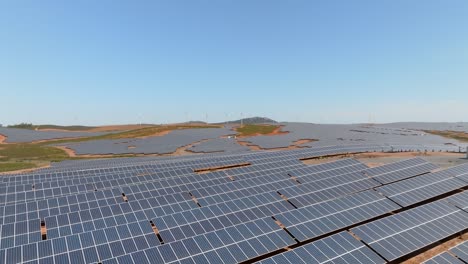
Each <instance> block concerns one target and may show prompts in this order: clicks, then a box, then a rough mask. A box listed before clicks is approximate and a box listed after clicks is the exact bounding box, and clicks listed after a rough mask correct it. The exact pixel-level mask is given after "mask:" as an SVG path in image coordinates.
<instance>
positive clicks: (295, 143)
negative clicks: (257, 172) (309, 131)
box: [237, 137, 316, 151]
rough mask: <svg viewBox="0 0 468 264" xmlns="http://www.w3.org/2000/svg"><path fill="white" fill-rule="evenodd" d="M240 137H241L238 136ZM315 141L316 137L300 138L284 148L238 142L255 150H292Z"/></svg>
mask: <svg viewBox="0 0 468 264" xmlns="http://www.w3.org/2000/svg"><path fill="white" fill-rule="evenodd" d="M238 138H239V137H238ZM313 141H316V140H315V139H299V140H297V141H294V142H293V143H292V145H289V146H288V147H284V148H270V149H264V148H261V147H260V146H258V145H254V144H252V143H250V142H248V141H242V140H237V143H238V144H239V145H242V146H246V147H249V148H250V150H253V151H259V150H266V151H277V150H291V149H298V148H304V147H303V146H301V144H305V143H309V142H313Z"/></svg>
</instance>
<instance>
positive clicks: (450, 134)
mask: <svg viewBox="0 0 468 264" xmlns="http://www.w3.org/2000/svg"><path fill="white" fill-rule="evenodd" d="M424 132H426V133H428V134H433V135H438V136H442V137H445V138H451V139H456V140H458V141H462V142H468V133H466V132H461V131H450V130H445V131H440V130H424Z"/></svg>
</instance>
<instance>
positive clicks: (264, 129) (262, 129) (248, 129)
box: [236, 124, 280, 137]
mask: <svg viewBox="0 0 468 264" xmlns="http://www.w3.org/2000/svg"><path fill="white" fill-rule="evenodd" d="M279 127H280V126H274V125H253V124H252V125H244V126H242V127H238V128H237V129H236V131H237V133H238V136H244V137H245V136H254V135H266V134H271V133H273V132H274V131H275V130H276V129H278V128H279Z"/></svg>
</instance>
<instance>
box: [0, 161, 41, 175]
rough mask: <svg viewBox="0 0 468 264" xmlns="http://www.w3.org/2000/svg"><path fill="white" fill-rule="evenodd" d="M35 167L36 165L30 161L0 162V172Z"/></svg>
mask: <svg viewBox="0 0 468 264" xmlns="http://www.w3.org/2000/svg"><path fill="white" fill-rule="evenodd" d="M36 167H37V165H36V164H34V163H31V162H19V161H18V162H0V172H6V171H15V170H24V169H32V168H36Z"/></svg>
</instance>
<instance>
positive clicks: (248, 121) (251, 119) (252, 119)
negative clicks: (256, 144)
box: [223, 116, 278, 125]
mask: <svg viewBox="0 0 468 264" xmlns="http://www.w3.org/2000/svg"><path fill="white" fill-rule="evenodd" d="M241 121H242V123H243V124H245V125H252V124H276V123H278V122H276V121H275V120H273V119H270V118H268V117H258V116H256V117H249V118H243V119H239V120H232V121H227V122H225V123H223V124H240V123H241Z"/></svg>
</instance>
